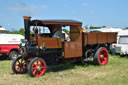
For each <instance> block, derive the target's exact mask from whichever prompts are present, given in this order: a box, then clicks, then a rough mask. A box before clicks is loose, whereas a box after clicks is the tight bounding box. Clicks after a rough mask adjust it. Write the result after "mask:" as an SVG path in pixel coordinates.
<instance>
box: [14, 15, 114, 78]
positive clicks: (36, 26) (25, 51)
mask: <svg viewBox="0 0 128 85" xmlns="http://www.w3.org/2000/svg"><path fill="white" fill-rule="evenodd" d="M24 25H25V39H24V40H22V43H21V44H20V46H19V48H20V52H21V56H19V57H17V58H16V59H15V60H14V61H13V64H12V70H13V72H14V73H16V74H23V73H25V72H27V71H28V73H29V75H30V76H33V77H40V76H42V75H43V74H44V73H45V72H46V69H47V66H51V65H58V64H63V63H65V61H66V62H67V61H68V62H76V61H82V63H85V62H86V61H87V59H88V58H93V59H94V62H95V63H96V64H97V65H101V66H103V65H105V64H107V62H108V58H109V55H108V51H107V47H109V45H110V44H111V43H114V42H116V33H101V32H90V33H82V31H81V29H82V28H81V25H82V23H81V22H79V21H75V20H31V17H27V16H25V17H24ZM31 28H32V29H31ZM62 28H68V29H69V30H70V33H69V36H70V39H69V40H66V38H65V36H64V34H63V33H62ZM44 29H47V30H49V32H45V33H44ZM31 30H33V32H31ZM42 30H43V31H42Z"/></svg>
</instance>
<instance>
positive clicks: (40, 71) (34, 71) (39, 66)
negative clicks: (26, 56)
mask: <svg viewBox="0 0 128 85" xmlns="http://www.w3.org/2000/svg"><path fill="white" fill-rule="evenodd" d="M46 67H47V66H46V63H45V61H44V60H43V59H42V58H34V59H33V60H32V61H31V62H30V64H29V66H28V73H29V75H30V76H32V77H40V76H42V75H44V73H45V71H46Z"/></svg>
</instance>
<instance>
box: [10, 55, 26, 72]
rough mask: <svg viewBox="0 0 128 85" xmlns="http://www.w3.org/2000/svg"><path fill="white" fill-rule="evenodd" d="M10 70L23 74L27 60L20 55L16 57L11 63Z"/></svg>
mask: <svg viewBox="0 0 128 85" xmlns="http://www.w3.org/2000/svg"><path fill="white" fill-rule="evenodd" d="M12 70H13V72H14V73H16V74H23V73H26V72H27V61H26V60H24V59H23V58H22V57H21V56H20V57H17V58H16V59H15V60H14V61H13V63H12Z"/></svg>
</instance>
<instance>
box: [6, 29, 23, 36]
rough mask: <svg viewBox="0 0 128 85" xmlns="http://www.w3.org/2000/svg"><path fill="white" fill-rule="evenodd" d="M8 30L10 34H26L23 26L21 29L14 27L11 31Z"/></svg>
mask: <svg viewBox="0 0 128 85" xmlns="http://www.w3.org/2000/svg"><path fill="white" fill-rule="evenodd" d="M6 32H7V33H10V34H21V35H24V28H21V29H19V30H15V29H12V30H11V31H6Z"/></svg>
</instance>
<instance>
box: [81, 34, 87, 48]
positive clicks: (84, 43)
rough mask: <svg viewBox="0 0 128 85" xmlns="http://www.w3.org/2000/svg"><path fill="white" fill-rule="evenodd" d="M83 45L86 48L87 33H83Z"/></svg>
mask: <svg viewBox="0 0 128 85" xmlns="http://www.w3.org/2000/svg"><path fill="white" fill-rule="evenodd" d="M82 35H83V45H84V46H86V45H87V44H88V33H83V34H82Z"/></svg>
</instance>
